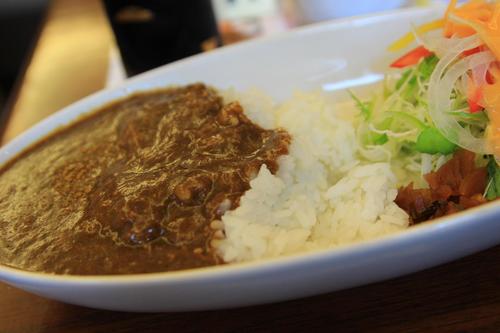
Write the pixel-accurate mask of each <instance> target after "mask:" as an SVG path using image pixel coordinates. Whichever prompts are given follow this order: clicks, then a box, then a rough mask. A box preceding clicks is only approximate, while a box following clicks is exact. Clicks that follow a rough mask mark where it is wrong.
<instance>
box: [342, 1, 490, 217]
mask: <svg viewBox="0 0 500 333" xmlns="http://www.w3.org/2000/svg"><path fill="white" fill-rule="evenodd" d="M406 48H408V49H410V50H409V51H408V52H406V53H405V54H404V55H403V56H401V57H399V58H398V59H396V60H394V61H393V62H392V63H391V65H390V67H391V68H392V71H393V72H391V73H390V74H388V75H386V78H385V80H384V85H383V91H382V92H381V93H379V94H377V95H375V96H373V97H372V98H371V99H370V100H366V101H362V100H361V99H359V98H358V97H356V96H355V95H354V94H352V93H351V95H352V97H353V99H354V101H355V103H356V106H357V108H358V109H359V110H360V124H359V126H358V130H357V136H358V141H359V142H360V144H361V154H362V155H363V157H364V158H365V159H367V160H369V161H381V160H389V161H391V163H392V165H393V169H394V170H395V172H396V173H397V174H398V177H399V179H411V182H410V183H409V184H406V186H403V187H401V188H400V189H399V192H398V197H397V198H396V203H397V204H398V205H399V206H400V207H401V208H403V209H404V210H405V211H407V212H408V213H409V215H410V218H411V221H412V222H413V223H418V222H421V221H425V220H428V219H432V218H435V217H439V216H443V215H447V214H451V213H454V212H456V211H461V210H463V209H467V208H470V207H474V206H477V205H480V204H483V203H485V202H488V201H491V200H494V199H496V198H498V197H499V196H500V168H499V166H498V163H499V162H500V3H499V2H488V1H485V0H471V1H468V2H466V3H465V4H463V5H461V6H457V1H456V0H451V2H450V4H449V6H448V8H447V10H446V12H445V14H444V17H442V18H441V19H438V20H435V21H432V22H428V23H425V24H423V25H420V26H417V27H414V28H413V29H412V31H411V32H409V33H408V34H406V35H404V36H403V37H402V38H400V39H399V40H397V41H396V42H394V43H393V44H392V45H390V47H389V50H391V51H401V50H403V49H406ZM422 176H423V177H422Z"/></svg>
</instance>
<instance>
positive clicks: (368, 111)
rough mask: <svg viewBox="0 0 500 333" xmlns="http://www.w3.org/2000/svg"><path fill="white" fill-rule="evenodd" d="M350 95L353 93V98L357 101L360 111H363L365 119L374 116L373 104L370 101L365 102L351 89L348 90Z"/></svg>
mask: <svg viewBox="0 0 500 333" xmlns="http://www.w3.org/2000/svg"><path fill="white" fill-rule="evenodd" d="M347 92H348V93H349V95H351V98H352V99H353V100H354V102H355V103H356V107H357V108H358V110H359V111H361V115H362V116H363V118H364V119H365V120H370V119H371V116H372V106H371V103H370V102H363V101H361V100H360V99H359V98H358V97H357V96H356V95H354V93H353V92H352V91H350V90H347Z"/></svg>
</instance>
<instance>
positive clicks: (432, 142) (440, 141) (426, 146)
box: [415, 127, 457, 155]
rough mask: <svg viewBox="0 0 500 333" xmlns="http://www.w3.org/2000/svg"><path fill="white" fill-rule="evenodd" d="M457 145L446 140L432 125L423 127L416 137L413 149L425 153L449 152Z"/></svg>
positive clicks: (444, 153) (445, 153)
mask: <svg viewBox="0 0 500 333" xmlns="http://www.w3.org/2000/svg"><path fill="white" fill-rule="evenodd" d="M455 149H457V145H456V144H454V143H452V142H450V141H448V139H446V138H445V137H444V136H443V135H442V134H441V132H439V131H438V130H437V129H436V128H434V127H428V128H426V129H424V130H423V131H422V132H421V133H420V135H419V136H418V138H417V142H416V143H415V150H417V151H418V152H421V153H426V154H443V155H448V154H451V153H453V152H454V151H455Z"/></svg>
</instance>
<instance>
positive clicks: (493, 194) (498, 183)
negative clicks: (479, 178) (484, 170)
mask: <svg viewBox="0 0 500 333" xmlns="http://www.w3.org/2000/svg"><path fill="white" fill-rule="evenodd" d="M484 197H485V198H486V199H488V200H493V199H496V198H498V197H500V168H499V167H498V164H497V162H496V161H495V159H494V158H493V157H492V156H490V160H489V161H488V185H487V186H486V191H485V194H484Z"/></svg>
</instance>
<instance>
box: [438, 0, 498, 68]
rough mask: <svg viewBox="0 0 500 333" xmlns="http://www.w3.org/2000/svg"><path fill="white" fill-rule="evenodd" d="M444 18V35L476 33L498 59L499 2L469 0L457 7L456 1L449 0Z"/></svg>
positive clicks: (458, 35)
mask: <svg viewBox="0 0 500 333" xmlns="http://www.w3.org/2000/svg"><path fill="white" fill-rule="evenodd" d="M444 20H445V24H444V30H443V33H444V36H446V37H451V36H457V37H467V36H471V35H474V34H476V33H477V34H478V35H479V37H480V38H481V40H482V41H483V42H484V43H485V44H486V46H488V48H489V49H490V50H491V52H493V54H494V55H495V57H496V58H497V59H500V29H499V28H500V3H498V2H495V3H489V2H486V1H485V0H471V1H469V2H468V3H466V4H464V5H462V6H461V7H458V8H457V7H456V1H451V2H450V6H448V10H447V11H446V14H445V18H444Z"/></svg>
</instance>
